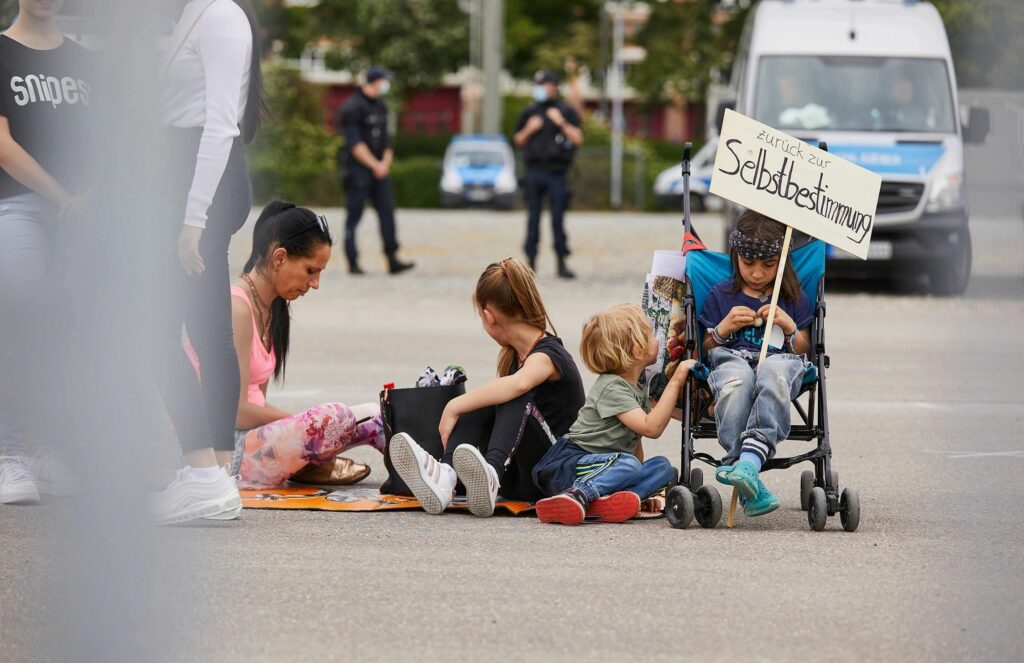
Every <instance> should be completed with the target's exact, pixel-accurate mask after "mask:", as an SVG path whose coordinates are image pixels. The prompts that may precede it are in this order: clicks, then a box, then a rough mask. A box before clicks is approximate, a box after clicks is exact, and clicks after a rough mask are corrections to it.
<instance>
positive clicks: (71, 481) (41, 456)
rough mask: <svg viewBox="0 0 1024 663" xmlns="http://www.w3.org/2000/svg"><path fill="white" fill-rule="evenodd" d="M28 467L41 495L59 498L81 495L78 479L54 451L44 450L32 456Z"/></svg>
mask: <svg viewBox="0 0 1024 663" xmlns="http://www.w3.org/2000/svg"><path fill="white" fill-rule="evenodd" d="M28 466H29V469H30V470H31V471H32V476H33V478H35V481H36V486H37V487H38V488H39V492H40V493H43V494H44V495H56V496H57V497H71V496H72V495H77V494H78V493H79V485H78V479H77V478H76V477H75V475H74V474H72V473H71V469H70V468H69V467H68V466H67V463H65V462H64V461H63V460H62V459H61V457H60V456H58V455H57V454H56V452H54V451H53V450H51V449H44V450H43V451H40V452H39V453H37V454H34V455H32V456H30V457H29V459H28Z"/></svg>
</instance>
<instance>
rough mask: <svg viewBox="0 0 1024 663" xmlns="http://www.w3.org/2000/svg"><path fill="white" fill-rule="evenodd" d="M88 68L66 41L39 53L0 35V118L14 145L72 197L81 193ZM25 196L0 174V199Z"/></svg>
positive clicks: (88, 59) (81, 51)
mask: <svg viewBox="0 0 1024 663" xmlns="http://www.w3.org/2000/svg"><path fill="white" fill-rule="evenodd" d="M91 65H92V53H91V52H90V51H89V50H87V49H86V48H85V47H83V46H81V45H79V44H76V43H75V42H73V41H72V40H70V39H68V38H65V39H64V43H62V44H61V45H60V46H58V47H57V48H54V49H49V50H39V49H35V48H29V47H28V46H25V45H23V44H21V43H19V42H17V41H15V40H14V39H11V38H10V37H8V36H7V35H0V115H2V116H3V117H5V118H7V123H8V125H9V128H10V132H11V137H12V138H13V139H14V141H15V142H16V143H18V145H20V146H21V147H22V149H24V150H25V151H26V152H28V153H29V155H30V156H31V157H32V158H33V159H35V160H36V161H37V162H38V163H39V165H40V166H42V168H43V170H45V171H46V172H47V173H48V174H49V175H50V176H51V177H53V178H54V179H55V180H57V182H59V183H60V185H61V186H62V187H64V188H65V189H66V190H68V191H70V192H71V193H78V192H80V191H81V190H82V189H83V188H84V185H83V175H84V172H85V169H84V168H83V164H84V163H86V162H87V160H88V155H87V151H88V148H87V145H88V138H89V136H88V131H89V118H90V105H91V103H92V98H91V95H92V67H91ZM30 192H31V191H30V190H29V189H28V188H26V187H24V186H22V185H21V184H19V183H18V182H17V181H16V180H14V178H12V177H11V176H10V175H8V174H7V173H6V172H4V171H3V170H2V169H0V199H2V198H10V197H12V196H17V195H21V194H25V193H30Z"/></svg>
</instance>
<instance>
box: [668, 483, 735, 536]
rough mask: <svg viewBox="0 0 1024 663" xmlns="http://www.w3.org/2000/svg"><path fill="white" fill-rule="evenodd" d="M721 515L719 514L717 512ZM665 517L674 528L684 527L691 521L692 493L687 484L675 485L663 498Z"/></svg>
mask: <svg viewBox="0 0 1024 663" xmlns="http://www.w3.org/2000/svg"><path fill="white" fill-rule="evenodd" d="M719 515H721V514H719ZM665 517H666V518H668V524H669V525H671V526H672V527H674V528H676V529H686V528H687V527H689V526H690V523H691V522H693V493H691V492H690V489H689V487H687V486H675V487H673V488H672V490H670V491H668V496H667V498H666V499H665Z"/></svg>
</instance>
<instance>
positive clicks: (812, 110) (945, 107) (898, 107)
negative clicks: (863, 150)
mask: <svg viewBox="0 0 1024 663" xmlns="http://www.w3.org/2000/svg"><path fill="white" fill-rule="evenodd" d="M754 118H755V119H757V120H759V121H761V122H764V123H765V124H768V125H771V126H773V127H776V128H778V129H797V130H819V129H828V130H832V131H907V132H910V131H913V132H928V133H956V125H955V120H954V113H953V96H952V94H951V93H950V89H949V74H948V72H947V70H946V63H945V62H944V61H943V60H939V59H923V58H887V57H848V56H821V55H799V56H797V55H772V56H765V57H762V58H761V61H760V66H759V67H758V76H757V89H756V92H755V94H754Z"/></svg>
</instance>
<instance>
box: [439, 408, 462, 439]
mask: <svg viewBox="0 0 1024 663" xmlns="http://www.w3.org/2000/svg"><path fill="white" fill-rule="evenodd" d="M452 402H453V401H448V405H446V406H445V407H444V412H442V413H441V423H440V424H439V425H438V427H437V432H438V433H440V434H441V446H442V447H444V448H445V449H447V448H448V437H449V436H450V435H451V434H452V431H453V430H455V424H457V423H459V413H458V412H457V411H456V410H455V408H453V407H452Z"/></svg>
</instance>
